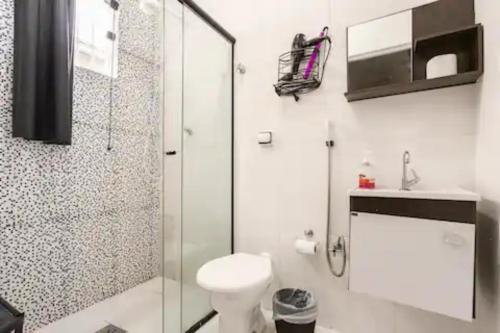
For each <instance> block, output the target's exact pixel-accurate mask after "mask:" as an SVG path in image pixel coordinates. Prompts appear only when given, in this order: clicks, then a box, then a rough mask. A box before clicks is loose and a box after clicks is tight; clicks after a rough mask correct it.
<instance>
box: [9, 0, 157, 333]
mask: <svg viewBox="0 0 500 333" xmlns="http://www.w3.org/2000/svg"><path fill="white" fill-rule="evenodd" d="M14 1H15V0H0V75H1V76H0V295H1V296H2V297H4V298H5V299H7V300H8V301H10V302H12V303H13V304H14V305H15V306H16V307H18V308H19V309H20V310H21V311H24V312H25V313H26V318H27V323H26V328H27V332H32V331H34V330H35V329H36V328H38V327H41V326H44V325H46V324H48V323H50V322H53V321H55V320H57V319H60V318H62V317H65V316H67V315H69V314H71V313H73V312H76V311H79V310H82V309H84V308H86V307H88V306H90V305H92V304H95V303H97V302H99V301H101V300H103V299H105V298H108V297H110V296H112V295H115V294H117V293H120V292H122V291H124V290H126V289H129V288H131V287H134V286H135V285H137V284H140V283H142V282H144V281H146V280H148V279H150V278H153V277H155V276H157V275H159V273H160V251H161V245H160V244H161V243H160V237H161V230H160V225H161V224H160V222H161V221H160V218H161V217H160V194H161V183H160V177H161V136H160V107H159V100H160V99H159V98H158V93H159V91H160V90H159V79H158V76H159V73H160V71H159V65H158V57H157V56H156V55H157V51H158V49H159V42H158V41H159V38H152V37H153V36H159V30H158V28H159V24H158V21H159V20H158V19H159V18H158V17H153V16H147V15H146V14H144V13H142V12H141V11H140V10H139V8H138V4H137V1H136V0H122V1H121V3H122V5H121V9H120V11H121V14H120V52H119V75H118V78H117V79H116V80H114V81H113V89H112V92H111V89H110V84H111V82H110V78H108V77H105V76H102V75H100V74H96V73H94V72H91V71H88V70H84V69H81V68H76V72H75V93H74V110H73V112H74V120H73V121H74V124H73V145H72V146H69V147H60V146H50V145H43V144H40V143H36V142H29V141H25V140H23V139H17V138H16V139H13V138H12V137H11V117H12V106H11V105H12V72H13V2H14ZM110 98H112V101H113V105H114V107H113V113H112V114H113V119H112V120H113V121H112V124H113V126H112V128H113V146H114V149H113V150H112V151H111V152H108V151H107V149H106V148H107V127H108V123H109V121H108V114H109V105H110V103H109V101H110Z"/></svg>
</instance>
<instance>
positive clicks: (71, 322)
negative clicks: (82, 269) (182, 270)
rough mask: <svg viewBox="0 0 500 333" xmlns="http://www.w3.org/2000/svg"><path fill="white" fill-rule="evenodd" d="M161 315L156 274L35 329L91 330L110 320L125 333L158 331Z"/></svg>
mask: <svg viewBox="0 0 500 333" xmlns="http://www.w3.org/2000/svg"><path fill="white" fill-rule="evenodd" d="M168 281H170V280H168ZM171 283H175V282H173V281H171ZM167 306H168V305H167ZM162 315H163V313H162V278H160V277H157V278H154V279H152V280H149V281H147V282H145V283H143V284H141V285H139V286H137V287H135V288H132V289H130V290H127V291H126V292H124V293H122V294H119V295H116V296H113V297H111V298H108V299H106V300H104V301H102V302H100V303H97V304H95V305H93V306H91V307H89V308H87V309H85V310H83V311H80V312H77V313H75V314H72V315H70V316H68V317H65V318H63V319H61V320H59V321H56V322H54V323H52V324H50V325H48V326H46V327H44V328H42V329H40V330H38V331H37V332H36V333H68V332H71V333H95V332H97V331H99V330H101V329H103V328H104V327H106V326H108V325H110V324H111V325H114V326H116V327H119V328H121V329H123V330H125V331H127V332H128V333H156V332H158V333H160V332H162V322H163V321H162Z"/></svg>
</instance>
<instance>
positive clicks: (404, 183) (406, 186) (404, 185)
mask: <svg viewBox="0 0 500 333" xmlns="http://www.w3.org/2000/svg"><path fill="white" fill-rule="evenodd" d="M409 164H410V152H409V151H405V153H404V154H403V179H402V180H401V191H411V187H412V186H413V185H415V184H418V183H419V182H420V177H419V176H418V175H417V173H416V172H415V170H413V169H411V173H412V174H413V179H408V165H409Z"/></svg>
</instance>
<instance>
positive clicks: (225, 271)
mask: <svg viewBox="0 0 500 333" xmlns="http://www.w3.org/2000/svg"><path fill="white" fill-rule="evenodd" d="M272 277H273V276H272V266H271V260H270V259H269V258H268V257H264V256H257V255H251V254H245V253H237V254H233V255H230V256H227V257H222V258H219V259H215V260H213V261H211V262H209V263H207V264H205V265H204V266H203V267H201V268H200V270H199V271H198V274H197V277H196V279H197V282H198V284H199V285H200V286H201V287H202V288H204V289H206V290H209V291H212V292H220V293H237V292H241V291H244V290H246V289H252V288H254V287H256V286H259V285H262V284H267V283H270V282H271V281H272Z"/></svg>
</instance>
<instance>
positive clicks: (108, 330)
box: [95, 325, 127, 333]
mask: <svg viewBox="0 0 500 333" xmlns="http://www.w3.org/2000/svg"><path fill="white" fill-rule="evenodd" d="M95 333H127V331H125V330H122V329H121V328H119V327H116V326H114V325H108V326H106V327H104V328H102V329H100V330H99V331H97V332H95Z"/></svg>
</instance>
